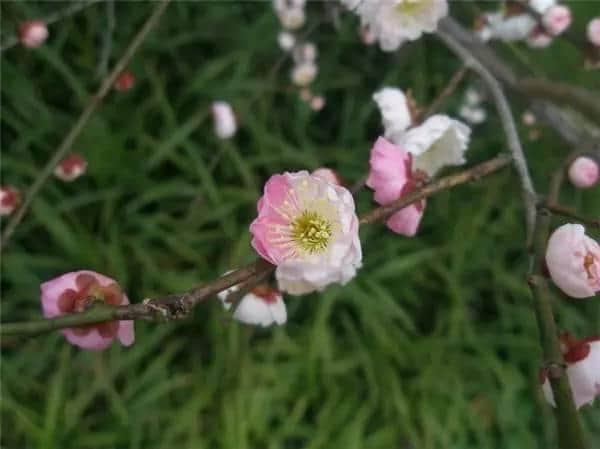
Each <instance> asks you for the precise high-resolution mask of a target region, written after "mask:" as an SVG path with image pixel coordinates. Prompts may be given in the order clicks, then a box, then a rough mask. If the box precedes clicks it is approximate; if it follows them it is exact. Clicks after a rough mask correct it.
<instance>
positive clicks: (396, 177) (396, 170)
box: [366, 137, 426, 237]
mask: <svg viewBox="0 0 600 449" xmlns="http://www.w3.org/2000/svg"><path fill="white" fill-rule="evenodd" d="M412 161H413V157H412V155H411V154H410V153H408V152H407V151H405V150H404V149H402V148H401V147H398V146H396V145H394V144H393V143H391V142H389V141H387V140H386V139H385V138H383V137H379V138H378V139H377V141H376V142H375V145H373V148H372V149H371V158H370V160H369V165H370V169H369V176H368V177H367V181H366V184H367V186H369V187H370V188H372V189H373V190H375V195H374V198H375V201H376V202H377V203H378V204H381V205H384V206H385V205H387V204H390V203H391V202H393V201H395V200H397V199H398V198H400V197H401V196H403V195H405V194H407V193H410V192H411V191H412V190H414V188H415V187H416V185H417V184H418V182H419V181H420V178H421V176H420V173H419V172H413V167H412ZM425 205H426V202H425V200H424V199H423V200H420V201H418V202H416V203H414V204H411V205H410V206H407V207H405V208H403V209H400V210H399V211H397V212H395V213H394V214H393V215H392V216H391V217H390V218H388V220H387V222H386V225H387V227H388V228H389V229H391V230H392V231H393V232H395V233H397V234H401V235H405V236H407V237H412V236H414V235H415V234H416V232H417V229H418V228H419V223H420V222H421V218H422V217H423V213H424V212H425Z"/></svg>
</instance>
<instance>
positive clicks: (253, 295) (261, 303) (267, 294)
mask: <svg viewBox="0 0 600 449" xmlns="http://www.w3.org/2000/svg"><path fill="white" fill-rule="evenodd" d="M236 291H238V287H237V286H235V285H234V286H233V287H230V288H228V289H227V290H224V291H222V292H220V293H218V294H217V296H218V297H219V299H220V300H221V302H222V303H223V307H225V310H229V309H230V308H231V304H230V303H229V302H227V297H228V296H229V294H230V293H233V292H236ZM233 318H234V319H236V320H238V321H240V322H242V323H246V324H253V325H258V326H262V327H268V326H270V325H272V324H274V323H275V324H279V325H282V324H285V322H286V321H287V309H286V307H285V303H284V302H283V296H282V295H281V293H280V292H279V291H278V290H275V289H274V288H270V287H266V286H259V287H256V288H254V289H253V290H252V291H251V292H249V293H247V294H246V295H244V297H243V298H242V299H241V300H240V302H239V304H238V306H237V307H236V308H235V312H233Z"/></svg>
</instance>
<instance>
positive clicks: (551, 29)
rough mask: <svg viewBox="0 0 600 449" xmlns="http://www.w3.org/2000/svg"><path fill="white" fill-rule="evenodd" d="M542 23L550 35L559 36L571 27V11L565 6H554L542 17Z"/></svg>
mask: <svg viewBox="0 0 600 449" xmlns="http://www.w3.org/2000/svg"><path fill="white" fill-rule="evenodd" d="M542 23H543V24H544V27H545V28H546V31H547V32H548V33H549V34H551V35H552V36H558V35H559V34H562V33H563V32H564V31H565V30H566V29H567V28H569V26H570V25H571V10H570V9H569V8H568V7H567V6H565V5H555V6H552V7H550V8H549V9H548V10H547V11H546V12H545V13H544V15H543V16H542Z"/></svg>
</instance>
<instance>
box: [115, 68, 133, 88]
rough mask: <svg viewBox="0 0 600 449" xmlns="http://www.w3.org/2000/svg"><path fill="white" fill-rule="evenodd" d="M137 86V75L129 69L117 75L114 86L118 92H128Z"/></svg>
mask: <svg viewBox="0 0 600 449" xmlns="http://www.w3.org/2000/svg"><path fill="white" fill-rule="evenodd" d="M133 86H135V75H134V74H133V73H131V72H130V71H128V70H125V71H124V72H121V73H120V74H119V76H118V77H117V79H116V81H115V84H114V86H113V87H114V88H115V90H116V91H118V92H126V91H128V90H130V89H132V88H133Z"/></svg>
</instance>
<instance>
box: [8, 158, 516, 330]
mask: <svg viewBox="0 0 600 449" xmlns="http://www.w3.org/2000/svg"><path fill="white" fill-rule="evenodd" d="M510 162H511V157H510V155H508V154H503V155H500V156H497V157H495V158H494V159H490V160H488V161H486V162H483V163H481V164H479V165H476V166H474V167H471V168H469V169H466V170H463V171H461V172H458V173H455V174H453V175H449V176H446V177H443V178H440V179H438V180H436V181H433V182H431V183H430V184H427V185H425V186H424V187H422V188H420V189H418V190H415V191H414V192H411V193H410V194H408V195H406V196H403V197H402V198H399V199H398V200H396V201H394V202H393V203H391V204H389V205H387V206H381V207H378V208H375V209H373V210H372V211H370V212H368V213H366V214H364V215H363V216H361V217H360V223H361V225H362V224H369V223H374V222H376V221H379V220H383V219H385V218H387V217H388V216H389V215H391V214H393V213H394V212H396V211H398V210H400V209H402V208H404V207H406V206H408V205H410V204H412V203H414V202H416V201H419V200H421V199H423V198H427V197H429V196H432V195H434V194H436V193H438V192H442V191H444V190H448V189H451V188H453V187H455V186H458V185H460V184H464V183H466V182H469V181H473V180H477V179H480V178H482V177H484V176H488V175H490V174H492V173H494V172H497V171H498V170H500V169H502V168H503V167H506V166H507V165H508V164H510ZM274 269H275V266H273V265H271V264H270V263H268V262H266V261H264V260H263V259H258V260H255V261H254V262H252V263H250V264H248V265H246V266H244V267H242V268H239V269H237V270H234V271H231V272H230V273H227V274H225V275H223V276H221V277H219V278H218V279H216V280H214V281H212V282H209V283H207V284H204V285H200V286H198V287H195V288H193V289H191V290H188V291H185V292H183V293H178V294H173V295H168V296H162V297H158V298H153V299H150V298H148V299H145V300H144V301H143V302H141V303H138V304H130V305H127V306H119V307H107V306H92V307H90V308H89V309H88V310H86V311H84V312H81V313H76V314H70V315H64V316H61V317H57V318H49V319H41V320H34V321H26V322H19V323H3V324H1V325H0V335H2V336H10V335H35V334H39V333H43V332H49V331H52V330H56V329H62V328H65V327H73V326H80V325H83V324H93V323H101V322H105V321H112V320H147V321H158V322H161V321H163V322H164V321H171V320H176V319H181V318H184V317H186V316H188V315H189V314H190V312H191V311H192V310H193V308H194V307H195V306H196V305H197V304H199V303H200V302H202V301H204V300H206V299H208V298H210V297H213V296H214V295H216V294H217V293H219V292H221V291H223V290H225V289H227V288H229V287H232V286H233V285H237V284H240V283H245V285H253V282H254V281H255V280H257V279H259V278H262V277H264V276H266V275H267V274H268V273H270V272H272V271H273V270H274Z"/></svg>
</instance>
